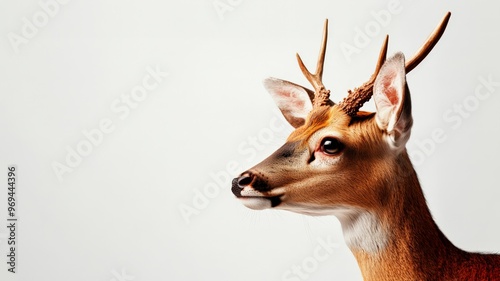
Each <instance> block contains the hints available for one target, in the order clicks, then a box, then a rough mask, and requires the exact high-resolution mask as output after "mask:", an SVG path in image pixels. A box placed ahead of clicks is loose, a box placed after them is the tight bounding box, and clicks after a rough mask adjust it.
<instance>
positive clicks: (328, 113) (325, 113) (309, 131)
mask: <svg viewBox="0 0 500 281" xmlns="http://www.w3.org/2000/svg"><path fill="white" fill-rule="evenodd" d="M374 115H375V113H370V112H362V111H360V112H358V115H357V116H355V117H350V116H348V115H347V114H345V113H344V112H343V111H342V110H341V109H340V108H339V107H338V106H336V105H334V106H321V107H319V108H314V109H313V110H312V111H311V113H310V114H309V115H308V117H307V119H306V121H305V124H304V125H303V126H301V127H299V128H297V129H296V130H295V131H293V132H292V133H291V134H290V136H289V137H288V140H287V141H288V142H297V141H299V142H306V141H308V140H309V139H310V138H311V136H312V135H313V134H314V133H316V132H317V131H319V130H321V129H323V128H326V127H328V128H329V129H331V130H335V131H337V132H339V133H340V134H341V135H351V134H355V135H362V134H363V132H364V131H366V129H367V128H365V127H367V126H368V127H369V128H372V127H373V126H371V125H372V124H373V123H374V122H371V120H372V119H373V118H372V117H373V116H374ZM369 130H370V129H369Z"/></svg>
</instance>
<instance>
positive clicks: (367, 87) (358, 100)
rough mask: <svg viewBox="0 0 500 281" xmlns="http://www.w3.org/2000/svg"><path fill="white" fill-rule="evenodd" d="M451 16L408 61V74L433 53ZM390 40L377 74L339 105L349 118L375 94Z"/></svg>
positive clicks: (382, 51) (448, 16)
mask: <svg viewBox="0 0 500 281" xmlns="http://www.w3.org/2000/svg"><path fill="white" fill-rule="evenodd" d="M450 16H451V13H450V12H448V13H446V15H445V16H444V17H443V19H442V20H441V22H440V23H439V25H438V26H437V27H436V29H435V30H434V31H433V32H432V33H431V35H430V36H429V37H428V38H427V40H426V41H425V43H424V44H423V45H422V47H420V49H419V50H418V51H417V53H416V54H415V55H414V56H413V57H412V58H411V59H410V60H408V62H407V63H406V65H405V70H406V73H409V72H410V71H412V70H413V69H414V68H415V67H416V66H417V65H418V64H419V63H420V62H422V61H423V60H424V59H425V57H426V56H427V55H428V54H429V53H430V52H431V50H432V48H434V46H435V45H436V43H437V42H438V41H439V39H440V38H441V36H442V35H443V33H444V30H445V29H446V26H447V24H448V21H449V19H450ZM388 39H389V36H386V38H385V41H384V44H383V45H382V49H381V51H380V55H379V59H378V62H377V67H376V68H375V72H374V73H373V74H372V76H371V77H370V80H368V81H367V82H365V83H364V84H363V85H361V87H359V88H355V89H354V90H353V91H351V90H349V91H348V93H349V94H348V96H347V97H346V98H344V100H342V102H341V103H340V104H339V106H340V108H341V109H342V110H343V111H344V112H345V113H346V114H348V115H349V116H355V115H356V114H357V112H358V110H359V109H360V108H361V106H363V104H364V103H365V102H367V101H368V100H370V98H371V96H372V94H373V84H374V83H375V79H376V78H377V75H378V72H379V71H380V68H381V67H382V64H383V63H384V61H385V58H386V54H387V43H388Z"/></svg>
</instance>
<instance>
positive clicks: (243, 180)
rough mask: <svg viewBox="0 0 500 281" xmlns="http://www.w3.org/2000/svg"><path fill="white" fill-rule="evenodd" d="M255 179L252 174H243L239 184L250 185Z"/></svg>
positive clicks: (241, 185) (240, 185)
mask: <svg viewBox="0 0 500 281" xmlns="http://www.w3.org/2000/svg"><path fill="white" fill-rule="evenodd" d="M252 181H253V176H252V175H251V174H248V173H246V174H243V175H241V176H240V178H239V179H238V186H239V187H241V188H243V187H245V186H247V185H250V184H251V183H252Z"/></svg>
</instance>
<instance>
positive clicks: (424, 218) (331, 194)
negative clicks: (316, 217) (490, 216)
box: [249, 106, 500, 281]
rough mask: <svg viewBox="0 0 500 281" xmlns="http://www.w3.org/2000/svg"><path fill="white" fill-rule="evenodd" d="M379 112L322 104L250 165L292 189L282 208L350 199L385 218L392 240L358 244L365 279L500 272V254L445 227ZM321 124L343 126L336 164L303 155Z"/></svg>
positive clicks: (269, 183)
mask: <svg viewBox="0 0 500 281" xmlns="http://www.w3.org/2000/svg"><path fill="white" fill-rule="evenodd" d="M374 116H375V115H374V113H366V112H359V113H358V114H357V115H356V116H354V117H352V118H351V117H349V116H347V115H346V114H345V113H344V112H343V110H342V109H340V108H339V107H338V106H332V107H328V106H322V107H319V108H315V109H314V110H313V111H312V112H311V113H310V114H309V116H308V118H307V120H306V122H305V125H304V126H302V127H299V128H297V129H296V130H295V131H294V132H293V133H292V134H291V135H290V137H289V138H288V142H287V144H286V145H285V146H284V147H283V148H282V149H280V150H278V151H277V152H276V153H275V154H273V155H271V156H270V157H269V158H268V159H266V160H265V161H263V162H262V163H260V164H258V165H257V166H256V167H254V168H252V169H250V170H249V172H251V173H253V174H254V175H256V176H257V177H258V180H259V185H261V186H265V187H266V188H265V189H264V188H261V190H262V191H264V192H265V193H266V194H268V195H269V196H276V195H281V194H278V193H277V192H278V191H277V190H283V189H284V190H285V194H284V195H283V197H282V201H283V202H282V203H281V205H279V206H277V208H282V209H292V208H296V206H306V207H304V209H306V210H307V208H312V207H307V206H310V205H308V204H314V205H315V206H337V205H339V206H351V207H355V208H359V209H363V210H366V211H369V212H370V213H372V214H374V215H375V216H376V217H377V218H379V220H380V224H381V227H382V228H383V229H385V231H386V233H387V234H388V237H389V241H388V244H387V245H386V247H384V248H383V249H381V250H380V251H379V252H376V253H369V252H365V251H363V250H360V249H351V250H352V252H353V254H354V256H355V257H356V259H357V261H358V264H359V267H360V269H361V272H362V275H363V278H364V280H366V281H374V280H384V281H390V280H394V281H397V280H401V281H403V280H404V281H407V280H412V281H413V280H500V256H497V255H480V254H474V253H467V252H465V251H462V250H460V249H458V248H457V247H455V246H454V245H453V244H452V243H451V242H450V241H449V240H448V239H447V238H446V236H445V235H444V234H443V233H442V232H441V231H440V230H439V228H438V226H437V225H436V224H435V222H434V220H433V219H432V216H431V213H430V211H429V209H428V207H427V204H426V201H425V198H424V195H423V192H422V189H421V187H420V184H419V181H418V178H417V175H416V173H415V171H414V169H413V166H412V164H411V162H410V159H409V157H408V155H407V153H406V151H403V152H401V153H399V154H397V155H396V154H394V153H393V152H391V151H390V149H389V148H388V146H387V144H386V143H385V142H384V139H383V136H384V133H383V132H382V131H381V130H380V129H379V127H378V126H377V124H376V122H375V118H374ZM322 129H324V130H329V131H334V132H337V133H340V135H341V136H342V138H341V141H342V142H343V143H344V144H345V150H344V151H343V152H342V156H341V157H342V158H341V159H340V160H339V162H337V163H336V164H335V165H334V167H331V168H330V169H329V170H320V171H317V170H314V169H310V168H308V167H305V166H304V162H305V161H306V160H307V158H308V157H309V155H310V154H311V153H313V152H311V151H310V150H311V147H313V148H314V147H315V146H314V145H312V146H310V144H309V142H311V141H312V140H311V139H312V136H313V135H314V134H315V133H316V132H317V131H318V130H322Z"/></svg>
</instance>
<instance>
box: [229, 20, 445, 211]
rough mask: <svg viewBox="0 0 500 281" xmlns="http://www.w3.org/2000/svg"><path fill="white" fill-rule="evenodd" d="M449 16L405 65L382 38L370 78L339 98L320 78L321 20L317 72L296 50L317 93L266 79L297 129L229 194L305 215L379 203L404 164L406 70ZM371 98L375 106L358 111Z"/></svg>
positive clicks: (236, 182) (407, 95)
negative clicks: (389, 53)
mask: <svg viewBox="0 0 500 281" xmlns="http://www.w3.org/2000/svg"><path fill="white" fill-rule="evenodd" d="M449 16H450V14H449V13H448V14H447V15H446V16H445V17H444V19H443V20H442V21H441V23H440V24H439V26H438V27H437V28H436V30H435V31H434V32H433V33H432V34H431V35H430V36H429V38H428V40H427V41H426V42H425V44H424V45H423V46H422V47H421V49H420V50H419V51H417V53H416V55H415V56H414V57H413V58H412V59H410V60H409V61H407V62H406V63H405V58H404V56H403V54H401V53H397V54H395V55H394V56H392V57H390V58H388V59H386V53H387V44H388V36H387V37H386V39H385V42H384V44H383V46H382V49H381V51H380V55H379V58H378V62H377V65H376V68H375V71H374V73H373V75H372V76H371V78H370V79H369V80H368V81H367V82H366V83H364V84H363V85H362V86H360V87H358V88H355V89H354V90H352V91H349V92H348V96H347V97H346V98H344V100H343V101H341V102H340V103H334V102H332V101H331V100H330V99H329V96H330V91H329V90H327V89H326V87H325V86H324V85H323V82H322V75H323V63H324V59H325V52H326V42H327V33H328V26H327V25H328V21H325V26H324V33H323V40H322V44H321V49H320V53H319V58H318V62H317V67H316V72H315V73H314V74H312V73H311V72H309V71H308V70H307V68H306V67H305V65H304V63H303V62H302V60H301V58H300V56H299V55H298V54H297V60H298V63H299V66H300V69H301V70H302V72H303V74H304V75H305V77H306V78H307V80H308V81H309V82H310V83H311V85H312V86H313V88H314V91H312V90H309V89H307V88H305V87H303V86H300V85H297V84H294V83H291V82H288V81H285V80H281V79H276V78H268V79H266V80H265V81H264V86H265V88H266V89H267V90H268V91H269V93H270V94H271V96H272V97H273V99H274V101H275V102H276V104H277V106H278V107H279V109H280V110H281V112H282V113H283V115H284V117H285V118H286V120H287V121H288V122H289V123H290V124H291V125H292V126H293V127H294V128H295V131H293V132H292V133H291V134H290V136H289V137H288V139H287V141H286V143H285V144H284V145H283V146H282V147H281V148H279V149H278V150H277V151H276V152H275V153H273V154H272V155H271V156H269V157H268V158H267V159H265V160H264V161H262V162H261V163H259V164H257V165H256V166H255V167H253V168H251V169H249V170H247V171H245V172H243V173H242V174H241V175H240V176H239V177H237V178H235V179H234V180H233V182H232V192H233V193H234V195H235V196H236V197H237V198H238V199H240V200H241V202H242V203H243V204H244V205H245V206H247V207H249V208H251V209H267V208H276V209H285V210H290V211H294V212H298V213H304V214H310V215H325V214H334V215H337V216H338V217H342V216H343V215H344V214H345V213H346V211H349V210H351V209H352V210H354V209H367V210H372V209H376V208H379V207H381V206H380V205H382V204H383V202H384V200H385V198H386V197H387V196H390V194H391V191H390V190H388V186H387V184H385V183H386V182H387V181H388V179H390V178H391V177H394V175H395V173H397V171H398V170H399V169H401V167H400V166H401V165H408V164H409V159H408V156H407V154H406V150H405V143H406V141H407V140H408V138H409V136H410V131H411V126H412V116H411V100H410V93H409V90H408V86H407V83H406V73H408V72H410V71H411V70H412V69H413V68H414V67H415V66H417V65H418V64H419V63H420V62H421V61H422V60H423V59H424V58H425V56H426V55H427V54H428V53H429V52H430V51H431V49H432V48H433V47H434V45H435V44H436V43H437V41H438V40H439V38H440V36H441V35H442V34H443V32H444V29H445V27H446V24H447V22H448V19H449ZM371 96H373V98H374V101H375V104H376V109H377V111H376V112H375V113H369V112H364V111H360V110H359V109H360V108H361V106H362V105H363V104H364V103H365V102H366V101H368V100H369V99H370V98H371ZM406 162H408V163H406ZM410 165H411V164H410Z"/></svg>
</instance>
